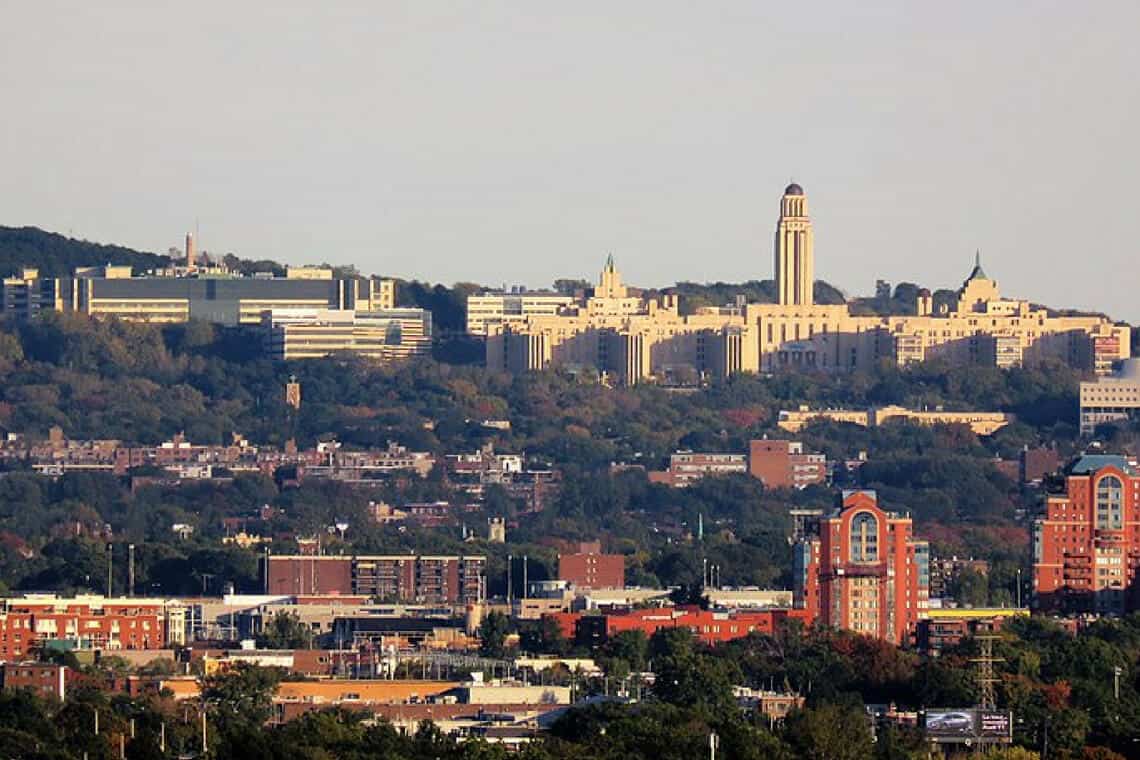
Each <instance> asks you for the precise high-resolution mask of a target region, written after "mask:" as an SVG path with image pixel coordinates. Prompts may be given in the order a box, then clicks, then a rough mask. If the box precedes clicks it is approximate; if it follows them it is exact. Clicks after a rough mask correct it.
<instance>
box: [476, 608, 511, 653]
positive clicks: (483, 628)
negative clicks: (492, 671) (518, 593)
mask: <svg viewBox="0 0 1140 760" xmlns="http://www.w3.org/2000/svg"><path fill="white" fill-rule="evenodd" d="M510 632H511V621H510V618H508V617H507V616H506V615H504V614H503V613H501V612H490V613H488V614H487V616H486V617H484V618H483V623H482V625H480V626H479V653H480V654H482V655H483V656H484V657H493V658H496V659H498V658H502V657H504V656H505V655H506V641H507V634H509V633H510Z"/></svg>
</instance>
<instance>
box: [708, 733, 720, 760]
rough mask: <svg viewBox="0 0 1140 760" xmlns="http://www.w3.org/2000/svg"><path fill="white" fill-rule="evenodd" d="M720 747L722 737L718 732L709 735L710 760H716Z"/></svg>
mask: <svg viewBox="0 0 1140 760" xmlns="http://www.w3.org/2000/svg"><path fill="white" fill-rule="evenodd" d="M719 746H720V737H719V736H717V735H716V731H713V732H712V733H710V734H709V760H716V750H717V747H719Z"/></svg>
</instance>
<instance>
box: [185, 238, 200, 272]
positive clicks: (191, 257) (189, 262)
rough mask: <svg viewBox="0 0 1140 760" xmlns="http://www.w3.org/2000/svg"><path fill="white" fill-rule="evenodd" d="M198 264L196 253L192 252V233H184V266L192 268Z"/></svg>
mask: <svg viewBox="0 0 1140 760" xmlns="http://www.w3.org/2000/svg"><path fill="white" fill-rule="evenodd" d="M197 263H198V253H197V251H195V250H194V233H193V232H187V233H186V266H188V267H192V266H194V265H195V264H197Z"/></svg>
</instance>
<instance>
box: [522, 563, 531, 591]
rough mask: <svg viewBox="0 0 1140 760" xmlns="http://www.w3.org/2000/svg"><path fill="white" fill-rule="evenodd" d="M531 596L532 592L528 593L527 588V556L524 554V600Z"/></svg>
mask: <svg viewBox="0 0 1140 760" xmlns="http://www.w3.org/2000/svg"><path fill="white" fill-rule="evenodd" d="M529 596H530V592H529V591H528V587H527V572H526V555H525V554H524V555H523V599H526V598H527V597H529Z"/></svg>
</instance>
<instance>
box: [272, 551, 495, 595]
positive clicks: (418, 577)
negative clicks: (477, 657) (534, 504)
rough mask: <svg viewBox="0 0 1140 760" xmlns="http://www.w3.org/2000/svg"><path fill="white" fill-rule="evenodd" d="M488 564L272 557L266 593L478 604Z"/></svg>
mask: <svg viewBox="0 0 1140 760" xmlns="http://www.w3.org/2000/svg"><path fill="white" fill-rule="evenodd" d="M486 563H487V558H486V557H483V556H428V555H425V556H416V555H392V556H368V555H360V556H351V557H345V556H324V555H271V556H269V557H268V569H267V571H266V593H268V594H280V595H289V596H298V595H299V596H304V595H318V596H325V595H333V594H344V595H352V596H368V597H374V598H377V599H381V600H384V601H407V602H463V603H476V602H479V601H481V600H482V599H483V597H484V596H485V592H486V581H485V576H486Z"/></svg>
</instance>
